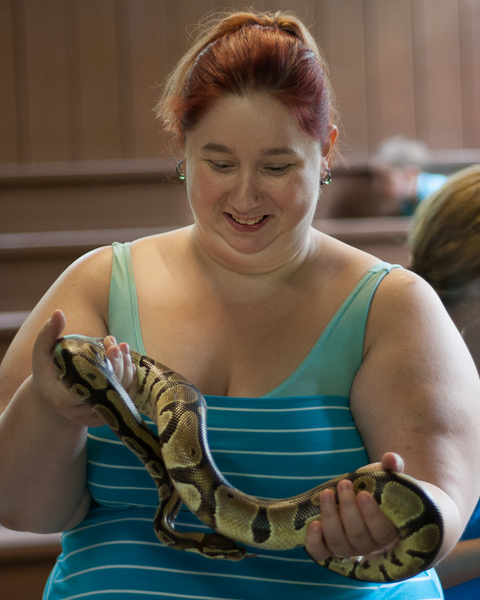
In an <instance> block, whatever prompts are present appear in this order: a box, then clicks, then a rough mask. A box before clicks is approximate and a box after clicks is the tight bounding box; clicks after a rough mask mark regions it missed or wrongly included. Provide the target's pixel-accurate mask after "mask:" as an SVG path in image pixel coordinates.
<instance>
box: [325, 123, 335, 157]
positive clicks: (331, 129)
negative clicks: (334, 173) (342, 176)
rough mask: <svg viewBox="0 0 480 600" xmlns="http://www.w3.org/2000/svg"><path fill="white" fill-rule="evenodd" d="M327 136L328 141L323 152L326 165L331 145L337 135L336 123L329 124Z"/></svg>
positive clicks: (333, 144) (330, 153)
mask: <svg viewBox="0 0 480 600" xmlns="http://www.w3.org/2000/svg"><path fill="white" fill-rule="evenodd" d="M328 137H329V143H328V146H327V148H326V152H324V158H325V162H326V164H327V166H328V165H329V164H330V157H331V155H332V151H333V147H334V146H335V142H336V141H337V137H338V127H337V126H336V125H332V126H331V128H330V134H329V136H328Z"/></svg>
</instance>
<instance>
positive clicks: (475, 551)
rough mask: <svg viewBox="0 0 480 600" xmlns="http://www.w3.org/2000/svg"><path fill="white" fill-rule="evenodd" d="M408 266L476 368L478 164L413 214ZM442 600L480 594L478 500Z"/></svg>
mask: <svg viewBox="0 0 480 600" xmlns="http://www.w3.org/2000/svg"><path fill="white" fill-rule="evenodd" d="M410 246H411V251H412V265H411V268H412V270H413V271H415V273H418V274H419V275H421V276H422V277H424V278H425V279H426V280H427V281H428V282H429V283H430V284H431V285H432V287H433V288H434V289H435V290H436V291H437V293H438V295H439V296H440V298H441V300H442V302H443V303H444V305H445V307H446V309H447V311H448V312H449V314H450V316H451V317H452V319H453V321H454V323H455V325H456V326H457V328H458V330H459V331H460V332H461V334H462V336H463V338H464V339H465V341H466V343H467V346H468V348H469V349H470V352H471V354H472V356H473V360H474V361H475V364H476V366H477V370H478V371H479V372H480V165H474V166H472V167H469V168H467V169H463V170H462V171H459V172H458V173H457V174H455V175H454V176H452V177H450V179H449V180H448V182H447V183H446V184H445V185H444V186H443V187H442V188H441V189H440V190H438V191H437V192H436V193H434V194H432V195H431V196H429V198H427V199H426V200H425V202H424V203H423V204H422V205H421V207H420V208H419V209H418V210H417V212H416V213H415V218H414V225H413V228H412V232H411V235H410ZM438 573H439V576H440V580H441V582H442V585H443V586H444V588H448V589H446V591H445V598H447V599H452V600H453V599H455V600H460V599H462V598H465V600H466V599H470V598H478V597H479V596H480V503H479V504H477V507H476V509H475V511H474V513H473V515H472V518H471V519H470V521H469V523H468V526H467V528H466V529H465V532H464V534H463V536H462V541H460V542H459V543H458V544H457V545H456V547H455V548H454V550H452V552H451V553H450V554H449V555H448V556H447V558H446V559H445V560H443V561H442V562H441V563H440V565H439V566H438Z"/></svg>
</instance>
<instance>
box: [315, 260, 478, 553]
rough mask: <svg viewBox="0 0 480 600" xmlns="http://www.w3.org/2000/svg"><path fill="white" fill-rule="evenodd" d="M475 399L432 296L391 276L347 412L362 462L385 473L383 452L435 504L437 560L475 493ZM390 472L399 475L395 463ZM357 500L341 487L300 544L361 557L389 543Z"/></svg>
mask: <svg viewBox="0 0 480 600" xmlns="http://www.w3.org/2000/svg"><path fill="white" fill-rule="evenodd" d="M479 398H480V383H479V378H478V375H477V372H476V369H475V366H474V364H473V361H472V359H471V356H470V354H469V352H468V350H467V348H466V346H465V344H464V343H463V340H462V339H461V337H460V335H459V333H458V331H457V329H456V327H455V326H454V324H453V323H452V322H451V320H450V318H449V317H448V315H447V314H446V312H445V310H444V308H443V306H442V304H441V303H440V301H439V300H438V297H437V295H436V294H435V293H434V292H433V290H431V288H430V287H429V286H428V285H427V284H426V283H425V282H423V281H422V280H420V279H419V278H418V277H416V276H414V275H413V274H411V273H410V272H408V271H404V270H398V271H392V272H391V273H390V274H389V275H388V276H387V277H385V279H384V280H383V281H382V283H381V285H380V286H379V288H378V290H377V292H376V295H375V297H374V299H373V301H372V306H371V310H370V314H369V318H368V323H367V332H366V339H365V353H364V361H363V363H362V365H361V367H360V369H359V371H358V373H357V376H356V378H355V381H354V384H353V387H352V393H351V410H352V414H353V416H354V419H355V422H356V425H357V427H358V429H359V431H360V434H361V435H362V438H363V440H364V443H365V446H366V448H367V451H368V453H369V457H370V459H371V461H372V462H373V461H382V460H383V462H384V464H383V466H384V467H385V466H386V465H385V456H386V457H390V458H388V460H391V457H392V455H391V454H387V455H385V453H387V452H393V453H396V455H398V456H400V457H401V458H402V459H403V462H404V471H405V473H406V474H408V475H411V476H412V477H415V478H416V479H417V480H419V481H420V482H422V483H423V485H424V487H425V488H426V489H428V491H429V492H430V493H431V495H433V497H434V498H435V500H436V501H437V503H438V505H439V507H440V510H441V511H442V514H443V517H444V522H445V537H444V544H443V546H442V549H441V551H440V553H439V559H441V558H442V557H444V556H445V555H446V554H447V552H448V551H449V550H450V549H451V548H452V547H453V546H454V545H455V543H456V542H457V540H458V539H459V537H460V535H461V533H462V531H463V529H464V527H465V525H466V523H467V520H468V518H469V516H470V514H471V512H472V510H473V508H474V506H475V503H476V501H477V499H478V496H479V493H480V485H479V484H480V481H479V480H478V477H476V473H478V472H479V468H480V403H479V401H478V400H479ZM393 456H395V455H393ZM382 457H383V459H382ZM388 460H387V462H388ZM390 466H391V467H392V469H393V470H401V469H402V465H401V462H400V463H399V464H397V465H395V461H392V464H391V465H390ZM387 468H390V467H388V466H387ZM367 496H368V495H367V494H363V493H362V495H360V494H359V496H357V498H356V499H355V498H354V497H353V495H352V491H351V490H350V489H349V486H348V485H346V486H345V489H341V492H340V494H339V498H340V507H339V508H338V507H337V505H336V504H334V503H332V498H327V499H326V500H327V502H326V503H325V504H326V509H327V512H324V511H323V509H324V505H323V504H322V512H323V514H324V517H325V514H329V520H328V523H327V522H326V521H325V522H322V525H321V526H319V525H318V524H317V525H315V526H314V528H313V530H312V532H311V535H310V536H309V538H308V544H307V549H308V550H309V552H310V553H311V554H312V555H313V556H315V557H316V558H319V559H324V558H326V557H327V556H329V555H330V554H332V553H335V554H338V555H346V554H352V555H353V554H355V553H357V554H364V553H368V552H371V551H373V550H375V549H378V548H380V547H381V546H382V543H391V542H393V541H394V539H395V532H393V531H392V530H391V528H389V525H388V523H387V522H386V519H385V518H383V517H382V515H381V514H380V509H378V507H376V506H375V504H374V503H373V502H371V500H373V499H372V498H370V499H369V498H368V497H367ZM328 511H329V512H328Z"/></svg>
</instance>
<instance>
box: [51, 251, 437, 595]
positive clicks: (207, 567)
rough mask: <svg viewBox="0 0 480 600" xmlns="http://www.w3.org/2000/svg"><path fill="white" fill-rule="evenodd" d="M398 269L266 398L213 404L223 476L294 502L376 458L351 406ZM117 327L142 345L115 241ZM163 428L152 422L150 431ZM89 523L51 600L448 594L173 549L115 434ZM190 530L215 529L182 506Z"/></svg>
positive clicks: (97, 432)
mask: <svg viewBox="0 0 480 600" xmlns="http://www.w3.org/2000/svg"><path fill="white" fill-rule="evenodd" d="M392 268H393V267H392V265H389V264H387V263H381V264H378V265H377V266H375V267H373V268H372V269H370V270H369V271H368V272H367V273H366V274H365V275H364V277H363V278H362V279H361V281H360V282H359V283H358V285H357V286H356V287H355V289H354V290H353V291H352V292H351V294H350V295H349V297H348V298H347V299H346V300H345V302H344V303H343V305H342V306H341V307H340V308H339V309H338V311H337V313H336V315H335V316H334V317H333V319H332V321H331V322H330V324H329V325H328V327H327V328H326V329H325V331H324V332H323V333H322V335H321V336H320V338H319V340H318V341H317V343H316V344H315V346H314V347H313V348H312V350H311V352H310V353H309V355H308V356H307V358H306V359H305V360H304V361H303V363H302V364H301V365H300V366H299V367H298V369H296V371H295V372H294V373H292V375H291V376H290V377H288V378H287V379H286V380H285V381H284V382H283V383H282V384H281V385H279V386H278V387H277V388H276V389H274V390H272V391H271V392H270V393H268V394H266V395H264V396H262V397H260V398H232V397H223V396H222V397H220V396H206V401H207V405H208V415H207V426H208V439H209V444H210V447H211V449H212V454H213V457H214V459H215V461H216V463H217V466H218V467H219V469H220V470H221V471H222V472H223V474H224V475H225V476H226V477H227V479H228V480H229V481H230V482H231V483H232V484H233V485H234V486H235V487H237V488H239V489H241V490H243V491H244V492H246V493H249V494H252V495H256V496H262V497H270V498H283V497H288V496H292V495H294V494H299V493H302V492H303V491H305V490H307V489H310V488H312V487H314V486H316V485H318V484H320V483H323V482H325V481H327V480H329V479H331V478H332V477H336V476H337V475H340V474H342V473H346V472H348V471H352V470H355V469H357V468H358V467H360V466H362V465H365V464H367V463H368V462H369V460H368V457H367V453H366V451H365V448H364V445H363V442H362V439H361V437H360V435H359V433H358V431H357V429H356V427H355V423H354V421H353V418H352V415H351V413H350V410H349V393H350V387H351V385H352V381H353V378H354V376H355V373H356V371H357V369H358V367H359V365H360V363H361V361H362V351H363V340H364V332H365V325H366V319H367V315H368V310H369V306H370V302H371V299H372V297H373V295H374V293H375V290H376V288H377V286H378V284H379V283H380V281H381V280H382V279H383V277H384V276H385V275H386V274H387V273H388V272H389V271H390V270H391V269H392ZM109 330H110V333H112V334H113V335H115V337H116V338H117V339H118V340H121V341H126V342H128V343H129V344H130V346H131V348H132V349H135V350H137V351H139V352H141V353H145V349H144V347H143V342H142V337H141V332H140V323H139V315H138V308H137V297H136V290H135V281H134V276H133V271H132V263H131V257H130V245H129V244H128V243H127V244H114V262H113V270H112V283H111V290H110V307H109ZM150 425H151V426H152V427H153V423H150ZM87 443H88V474H87V479H88V486H89V489H90V492H91V495H92V498H93V504H92V508H91V510H90V512H89V514H88V515H87V517H86V518H85V520H84V521H83V522H82V523H81V524H80V525H78V526H77V527H75V528H74V529H72V530H70V531H66V532H65V533H64V534H63V536H62V546H63V552H62V554H61V555H60V557H59V558H58V561H57V563H56V566H55V568H54V570H53V572H52V574H51V576H50V578H49V581H48V583H47V586H46V589H45V594H44V600H74V599H75V600H77V599H95V600H97V599H98V600H120V599H122V600H134V599H139V598H144V597H149V598H158V599H170V600H174V599H175V600H179V599H185V600H187V599H188V600H254V599H257V598H258V599H272V600H273V599H274V600H291V599H292V598H295V600H318V599H319V598H332V599H333V598H335V599H341V600H347V599H348V600H351V599H356V598H362V600H365V599H367V600H368V599H375V600H380V599H383V598H385V599H386V598H388V599H389V600H392V599H394V600H395V599H400V598H401V599H408V600H433V599H438V598H442V597H443V595H442V592H441V588H440V584H439V582H438V578H437V576H436V573H435V571H434V570H430V571H428V572H425V573H422V574H420V575H418V576H417V577H415V578H413V579H410V580H408V581H406V582H401V583H395V584H376V583H365V582H357V581H351V580H349V579H346V578H343V577H340V576H339V575H336V574H335V573H332V572H330V571H328V570H326V569H324V568H322V567H320V566H318V565H317V564H315V563H314V562H313V561H312V560H311V559H310V558H309V557H308V556H307V554H306V553H305V552H304V550H303V549H302V548H296V549H294V550H288V551H281V552H275V551H267V550H262V549H257V548H250V549H248V556H247V558H245V559H244V560H242V561H239V562H230V561H222V560H209V559H206V558H204V557H202V556H199V555H196V554H193V553H187V552H180V551H177V550H173V549H171V548H167V547H165V546H163V545H162V544H161V543H160V542H159V541H158V540H157V538H156V536H155V534H154V532H153V526H152V519H153V515H154V512H155V509H156V507H157V504H158V496H157V491H156V488H155V485H154V483H153V482H152V480H151V478H150V476H149V475H148V473H147V472H146V470H145V469H144V468H143V466H142V465H141V464H140V463H139V462H138V460H137V459H136V458H135V456H134V455H133V454H132V453H131V452H130V451H129V450H127V448H126V447H124V446H123V444H121V443H120V442H119V440H118V439H117V438H116V437H115V436H114V435H113V434H112V433H111V431H110V430H109V429H108V427H106V426H105V427H101V428H95V429H90V430H89V433H88V442H87ZM176 525H177V528H178V529H179V530H184V531H187V530H191V529H192V528H195V529H196V530H204V529H205V527H204V526H203V524H202V523H200V522H199V521H198V519H197V518H196V517H195V516H193V515H192V514H191V513H190V511H189V510H188V509H186V508H183V509H182V510H181V511H180V513H179V515H178V517H177V522H176Z"/></svg>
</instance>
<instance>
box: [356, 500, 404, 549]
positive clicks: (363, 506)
mask: <svg viewBox="0 0 480 600" xmlns="http://www.w3.org/2000/svg"><path fill="white" fill-rule="evenodd" d="M356 502H357V506H358V509H359V511H360V514H361V518H362V520H363V521H364V523H365V524H366V527H367V528H368V531H369V534H370V536H371V538H372V540H373V541H374V545H375V547H376V548H377V549H379V548H382V547H383V546H386V545H388V544H391V543H393V542H395V541H396V539H397V538H398V531H397V529H396V527H395V525H394V524H393V523H392V522H391V521H390V519H389V518H388V517H386V516H385V515H384V514H383V512H382V511H381V509H380V507H379V506H378V504H377V502H376V500H375V499H374V498H373V496H372V495H371V494H369V493H368V492H360V493H359V494H357V497H356Z"/></svg>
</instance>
